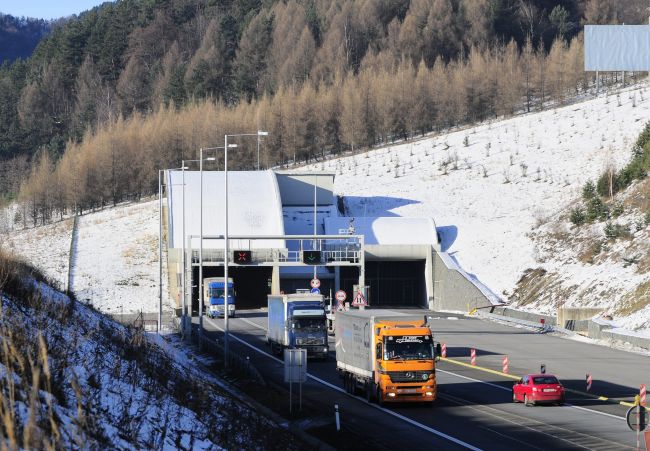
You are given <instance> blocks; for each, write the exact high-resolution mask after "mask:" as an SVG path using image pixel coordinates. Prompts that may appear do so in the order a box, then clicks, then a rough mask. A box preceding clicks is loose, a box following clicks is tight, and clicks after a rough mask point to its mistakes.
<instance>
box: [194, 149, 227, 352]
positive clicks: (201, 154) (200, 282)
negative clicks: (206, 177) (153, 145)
mask: <svg viewBox="0 0 650 451" xmlns="http://www.w3.org/2000/svg"><path fill="white" fill-rule="evenodd" d="M206 160H208V161H214V160H216V158H215V157H209V158H206ZM199 174H200V175H199V178H200V182H199V184H200V186H201V194H200V195H199V199H200V204H201V208H200V209H199V210H200V212H199V235H200V236H201V242H200V243H199V349H201V346H202V344H203V342H202V340H203V147H201V149H200V150H199ZM226 285H227V283H226ZM191 308H192V307H191V305H190V309H191Z"/></svg>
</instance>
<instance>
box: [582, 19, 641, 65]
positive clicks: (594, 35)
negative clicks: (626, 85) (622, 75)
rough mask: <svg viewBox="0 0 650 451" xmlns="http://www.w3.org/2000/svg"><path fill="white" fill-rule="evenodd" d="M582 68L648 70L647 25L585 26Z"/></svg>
mask: <svg viewBox="0 0 650 451" xmlns="http://www.w3.org/2000/svg"><path fill="white" fill-rule="evenodd" d="M585 70H586V71H596V70H599V71H619V70H626V71H646V70H650V25H585Z"/></svg>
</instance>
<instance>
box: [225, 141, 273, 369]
mask: <svg viewBox="0 0 650 451" xmlns="http://www.w3.org/2000/svg"><path fill="white" fill-rule="evenodd" d="M268 134H269V133H268V132H264V131H261V130H258V132H257V133H239V134H236V135H224V138H223V148H224V157H223V181H224V188H223V195H224V202H223V205H224V211H223V216H224V233H223V238H224V240H223V241H224V246H223V252H224V253H223V277H224V280H225V283H224V284H223V286H224V299H225V302H226V307H225V308H224V316H223V319H224V331H225V332H224V340H223V353H224V359H223V360H224V367H226V368H227V367H228V334H229V329H228V305H227V304H228V148H229V147H231V148H232V147H237V144H228V137H232V138H234V137H238V136H257V146H258V147H257V149H258V154H257V155H258V157H257V168H258V169H259V166H260V162H259V140H260V138H259V137H260V136H267V135H268Z"/></svg>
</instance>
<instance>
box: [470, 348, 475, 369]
mask: <svg viewBox="0 0 650 451" xmlns="http://www.w3.org/2000/svg"><path fill="white" fill-rule="evenodd" d="M470 361H471V363H472V366H476V349H474V348H472V351H471V352H470Z"/></svg>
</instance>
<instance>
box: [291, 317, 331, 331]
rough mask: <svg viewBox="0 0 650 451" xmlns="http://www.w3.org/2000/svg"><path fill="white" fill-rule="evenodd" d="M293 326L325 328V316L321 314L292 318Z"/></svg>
mask: <svg viewBox="0 0 650 451" xmlns="http://www.w3.org/2000/svg"><path fill="white" fill-rule="evenodd" d="M293 328H294V329H300V330H322V329H325V318H324V317H323V316H312V317H305V318H294V319H293Z"/></svg>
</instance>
